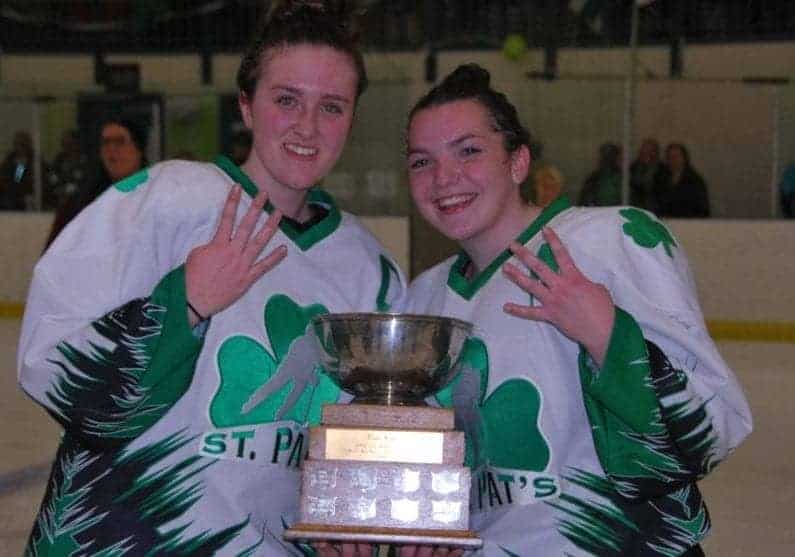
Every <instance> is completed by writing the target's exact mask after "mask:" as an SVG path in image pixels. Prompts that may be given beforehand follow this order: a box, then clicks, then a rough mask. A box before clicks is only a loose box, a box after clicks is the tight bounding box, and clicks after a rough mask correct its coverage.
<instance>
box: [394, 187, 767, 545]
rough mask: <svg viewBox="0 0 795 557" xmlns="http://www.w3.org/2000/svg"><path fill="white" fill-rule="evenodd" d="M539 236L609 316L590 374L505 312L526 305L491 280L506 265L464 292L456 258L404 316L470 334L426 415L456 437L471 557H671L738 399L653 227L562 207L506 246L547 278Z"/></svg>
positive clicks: (556, 337) (666, 237) (675, 254)
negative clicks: (467, 495) (559, 252)
mask: <svg viewBox="0 0 795 557" xmlns="http://www.w3.org/2000/svg"><path fill="white" fill-rule="evenodd" d="M543 226H549V227H551V228H553V229H554V230H555V231H556V232H557V233H558V235H559V236H560V238H561V240H562V241H563V244H564V245H565V246H566V248H567V250H568V251H569V253H570V255H571V256H572V258H573V260H574V262H575V263H576V265H577V266H578V268H579V269H580V270H581V271H582V272H583V273H584V274H585V275H586V276H588V277H589V278H590V279H591V280H592V281H594V282H598V283H601V284H604V285H605V286H606V287H607V288H608V289H609V290H610V293H611V295H612V297H613V300H614V301H615V303H616V306H617V312H616V321H615V325H614V329H613V331H612V335H611V338H610V343H609V346H608V351H607V356H606V360H605V363H604V364H603V366H602V367H601V368H596V367H595V365H594V364H593V362H592V360H591V359H590V357H589V356H588V354H587V353H586V352H585V351H584V350H583V349H582V348H581V347H580V346H578V345H577V344H576V343H574V342H572V341H571V340H569V339H568V338H566V337H565V336H563V335H562V334H561V333H560V332H558V331H557V330H556V329H555V328H554V327H553V326H551V325H549V324H546V323H541V322H531V321H526V320H522V319H519V318H517V317H513V316H511V315H509V314H507V313H505V312H504V311H503V310H502V307H503V305H504V303H506V302H515V303H520V304H527V303H538V302H537V301H535V300H533V299H532V298H531V297H529V295H528V294H527V293H525V292H524V291H522V290H521V289H519V288H518V287H517V286H516V285H514V284H513V283H512V282H510V281H509V280H508V279H507V278H505V277H504V276H503V274H502V273H501V272H500V268H501V266H502V265H503V264H504V263H505V262H506V261H508V260H509V259H511V257H512V254H511V253H510V252H508V251H506V252H504V253H502V254H500V255H499V256H498V257H497V258H496V259H495V261H494V262H492V264H491V265H490V266H489V267H487V268H486V269H485V270H484V271H483V272H481V273H480V274H479V275H478V276H476V277H474V278H472V279H471V280H468V279H467V278H465V276H464V272H463V271H464V269H465V268H466V266H467V264H468V258H467V257H466V255H464V254H462V255H459V256H458V257H453V258H451V259H449V260H447V261H445V262H443V263H442V264H440V265H438V266H437V267H434V268H433V269H431V270H429V271H427V272H426V273H424V274H423V275H421V276H420V277H419V278H418V279H417V280H416V281H415V282H414V283H413V284H412V286H411V289H410V292H409V299H408V304H407V311H412V312H417V313H432V314H441V315H447V316H451V317H457V318H460V319H464V320H468V321H472V322H473V323H475V334H474V337H473V338H472V339H471V340H470V341H469V342H468V343H467V345H466V346H465V350H464V356H463V358H464V360H463V361H464V368H463V371H462V372H461V374H460V375H459V377H458V378H457V379H456V380H455V381H454V383H453V384H452V385H450V386H449V387H448V388H447V389H445V390H444V391H443V392H442V393H440V394H439V396H438V401H439V403H440V404H442V405H444V406H453V407H455V409H456V416H457V418H456V419H457V425H458V427H459V428H460V429H463V430H464V431H465V432H466V434H467V462H468V464H469V465H470V466H472V468H473V486H472V500H471V506H472V526H473V528H475V529H476V530H477V531H478V532H479V533H480V535H481V536H482V537H483V538H484V541H485V545H484V548H483V550H482V554H483V555H488V556H508V555H633V556H634V555H655V556H656V555H680V554H682V553H684V552H685V551H686V550H687V549H688V548H690V547H692V546H693V545H695V544H697V543H698V541H699V540H700V539H702V538H703V537H704V536H705V535H706V534H707V532H708V530H709V518H708V515H707V511H706V507H705V505H704V502H703V500H702V497H701V494H700V492H699V490H698V488H697V486H696V482H697V480H698V479H700V478H701V477H703V475H704V474H706V473H708V472H709V471H710V470H711V469H712V468H714V466H715V465H716V464H718V463H719V462H720V461H721V460H723V459H724V458H725V457H726V456H727V455H728V454H729V453H730V452H731V451H732V450H733V449H734V448H735V447H736V446H737V445H738V444H739V443H740V442H741V441H742V440H743V439H744V437H745V436H746V435H748V433H749V432H750V430H751V416H750V412H749V409H748V406H747V403H746V401H745V397H744V395H743V393H742V390H741V388H740V386H739V385H738V383H737V381H736V379H735V377H734V374H733V373H732V371H731V370H730V369H729V368H728V367H727V366H726V364H725V362H724V361H723V360H722V359H721V357H720V355H719V354H718V352H717V349H716V347H715V345H714V343H713V341H712V340H711V339H710V337H709V335H708V333H707V331H706V328H705V324H704V320H703V316H702V314H701V311H700V309H699V305H698V302H697V299H696V295H695V289H694V286H693V280H692V277H691V275H690V271H689V268H688V264H687V260H686V258H685V255H684V253H683V251H682V249H681V247H680V246H678V244H677V242H676V240H675V239H674V238H673V236H672V235H671V234H670V232H669V231H668V230H667V229H666V228H665V226H664V225H663V224H662V223H660V222H659V221H657V220H656V219H655V218H654V217H653V216H652V215H650V214H649V213H646V212H644V211H640V210H637V209H632V208H621V207H613V208H604V209H582V208H572V207H569V205H568V202H567V201H566V200H565V198H561V199H559V200H558V201H556V202H555V203H553V204H552V205H550V206H549V207H548V208H547V209H545V210H544V212H543V213H542V214H541V215H540V216H539V217H538V218H537V219H536V221H534V222H533V223H531V224H530V225H529V226H528V228H527V229H526V230H525V231H524V232H523V233H522V234H521V235H520V236H519V238H518V241H519V242H520V243H522V244H524V245H526V246H527V247H528V248H529V249H530V250H531V251H532V252H533V253H535V254H537V255H538V256H539V257H540V258H541V259H542V260H543V261H545V262H546V263H547V264H548V265H550V267H552V268H553V269H557V264H556V262H555V261H554V257H553V255H552V251H551V249H550V248H549V246H548V245H547V244H546V243H545V241H544V239H543V237H542V235H541V234H540V230H541V228H542V227H543Z"/></svg>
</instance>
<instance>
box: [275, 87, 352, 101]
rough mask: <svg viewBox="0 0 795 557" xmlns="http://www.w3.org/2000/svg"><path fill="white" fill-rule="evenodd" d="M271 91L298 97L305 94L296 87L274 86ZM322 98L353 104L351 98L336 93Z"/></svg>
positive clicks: (327, 94)
mask: <svg viewBox="0 0 795 557" xmlns="http://www.w3.org/2000/svg"><path fill="white" fill-rule="evenodd" d="M271 91H287V92H288V93H292V94H294V95H298V96H299V97H303V96H304V92H303V91H302V90H301V89H296V88H295V87H290V86H289V85H274V86H273V87H271ZM321 98H323V99H325V100H333V101H337V102H341V103H345V104H351V100H350V99H349V98H347V97H344V96H342V95H337V94H334V93H325V94H323V95H322V97H321Z"/></svg>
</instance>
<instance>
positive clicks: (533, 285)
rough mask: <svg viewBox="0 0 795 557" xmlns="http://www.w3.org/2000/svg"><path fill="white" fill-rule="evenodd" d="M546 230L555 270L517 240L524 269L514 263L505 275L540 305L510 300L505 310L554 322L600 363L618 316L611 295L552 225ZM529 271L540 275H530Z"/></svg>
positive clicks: (516, 251)
mask: <svg viewBox="0 0 795 557" xmlns="http://www.w3.org/2000/svg"><path fill="white" fill-rule="evenodd" d="M542 234H543V236H544V239H545V240H546V241H547V243H548V244H549V247H550V248H551V249H552V255H554V257H555V261H556V262H557V264H558V272H557V273H556V272H555V271H553V270H552V269H550V268H549V267H548V266H547V264H546V263H544V262H543V261H541V260H540V259H539V258H538V257H536V256H535V255H533V254H532V253H530V250H528V249H527V248H526V247H524V246H522V245H520V244H519V243H517V242H513V243H512V244H511V251H512V252H513V253H514V255H515V256H516V258H517V259H518V260H519V261H520V262H521V263H522V264H523V265H524V266H525V267H526V269H524V270H523V269H520V268H519V267H518V266H517V265H514V264H513V263H506V264H505V265H504V266H503V271H504V273H505V275H506V276H507V277H508V278H509V279H510V280H511V281H513V282H514V283H515V284H516V285H517V286H519V288H521V289H522V290H524V291H525V292H527V293H528V294H531V295H532V296H533V297H534V298H535V299H537V300H538V301H539V303H540V304H541V305H540V306H532V305H521V304H514V303H507V304H505V306H504V308H503V309H504V310H505V311H506V312H507V313H510V314H511V315H515V316H517V317H522V318H524V319H530V320H533V321H545V322H547V323H550V324H552V325H554V326H555V327H557V329H558V330H559V331H560V332H561V333H563V334H564V335H566V336H567V337H569V338H570V339H572V340H573V341H575V342H578V343H580V344H582V345H583V346H584V347H585V348H586V350H588V353H589V354H590V355H591V357H592V358H593V359H594V361H595V362H596V363H597V364H598V365H600V366H601V365H602V364H603V363H604V358H605V355H606V353H607V346H608V343H609V341H610V333H611V332H612V329H613V321H614V319H615V306H614V305H613V299H612V298H611V297H610V293H609V292H608V290H607V288H605V287H604V286H602V285H601V284H597V283H595V282H591V281H590V280H589V279H588V277H586V276H585V275H583V274H582V273H581V272H580V270H579V269H578V268H577V266H576V265H575V263H574V260H572V258H571V256H570V255H569V252H568V251H567V250H566V248H565V246H564V245H563V243H562V242H561V241H560V238H559V237H558V235H557V234H556V233H555V232H554V231H553V230H552V229H551V228H544V229H543V231H542ZM527 270H530V271H532V272H533V273H535V275H536V276H537V277H538V278H535V277H533V276H530V274H529V273H528V272H527Z"/></svg>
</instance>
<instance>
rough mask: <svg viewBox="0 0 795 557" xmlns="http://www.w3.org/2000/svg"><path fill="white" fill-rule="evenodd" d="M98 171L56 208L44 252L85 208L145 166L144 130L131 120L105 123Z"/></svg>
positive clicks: (112, 120) (118, 119)
mask: <svg viewBox="0 0 795 557" xmlns="http://www.w3.org/2000/svg"><path fill="white" fill-rule="evenodd" d="M100 133H101V137H100V146H99V158H100V165H99V168H98V169H97V170H96V171H95V173H94V178H93V179H92V180H90V181H89V182H88V183H85V184H82V187H81V188H80V192H79V193H77V194H75V195H72V196H70V197H68V198H66V200H65V201H64V203H63V204H61V205H60V206H59V207H58V210H57V211H56V213H55V220H54V221H53V223H52V228H51V229H50V235H49V237H48V238H47V244H46V245H45V249H46V248H47V247H48V246H49V245H50V244H51V243H52V242H53V240H55V238H56V236H58V234H59V233H60V232H61V230H63V229H64V227H65V226H66V225H67V224H69V222H70V221H71V220H72V219H73V218H74V217H75V216H76V215H77V214H78V213H79V212H80V211H82V210H83V209H84V208H86V207H88V206H89V205H90V204H91V203H92V202H93V201H94V200H95V199H96V198H97V197H99V196H100V194H101V193H102V192H104V191H105V190H106V189H107V188H108V186H110V185H111V184H114V183H116V182H118V181H120V180H123V179H124V178H126V177H128V176H130V175H132V174H134V173H136V172H137V171H139V170H141V169H142V168H144V167H145V166H146V165H147V160H146V144H147V139H148V138H147V130H146V129H145V127H144V126H141V125H140V124H138V123H137V122H135V121H133V120H129V119H126V118H114V119H110V120H108V121H106V122H105V123H104V124H103V126H102V130H101V132H100Z"/></svg>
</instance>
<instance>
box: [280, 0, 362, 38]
mask: <svg viewBox="0 0 795 557" xmlns="http://www.w3.org/2000/svg"><path fill="white" fill-rule="evenodd" d="M365 11H366V10H364V9H363V8H361V7H360V6H359V3H358V2H356V1H355V0H276V1H274V2H273V3H272V4H271V8H270V11H269V12H268V17H267V21H268V22H269V23H278V22H280V21H293V20H295V19H300V18H304V19H307V20H313V21H322V22H324V23H323V24H326V25H334V26H337V27H340V28H343V29H345V30H346V32H347V34H348V36H349V37H350V38H351V39H352V40H354V41H357V42H358V40H359V37H360V35H361V26H360V24H359V19H360V18H361V16H362V15H364V13H365Z"/></svg>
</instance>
